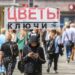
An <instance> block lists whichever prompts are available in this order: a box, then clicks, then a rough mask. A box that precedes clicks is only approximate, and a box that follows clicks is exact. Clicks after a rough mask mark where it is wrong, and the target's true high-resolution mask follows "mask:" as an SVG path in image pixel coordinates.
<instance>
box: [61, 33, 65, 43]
mask: <svg viewBox="0 0 75 75" xmlns="http://www.w3.org/2000/svg"><path fill="white" fill-rule="evenodd" d="M65 33H66V32H63V34H62V43H63V44H64V40H65Z"/></svg>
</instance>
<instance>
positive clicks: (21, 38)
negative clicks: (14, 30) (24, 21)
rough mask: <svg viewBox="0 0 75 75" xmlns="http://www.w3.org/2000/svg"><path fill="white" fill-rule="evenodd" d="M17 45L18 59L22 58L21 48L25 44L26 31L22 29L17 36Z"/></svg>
mask: <svg viewBox="0 0 75 75" xmlns="http://www.w3.org/2000/svg"><path fill="white" fill-rule="evenodd" d="M16 41H17V44H18V48H19V59H21V57H22V56H23V53H22V52H23V48H24V45H25V44H27V31H26V30H24V29H21V30H20V32H19V33H18V36H17V40H16Z"/></svg>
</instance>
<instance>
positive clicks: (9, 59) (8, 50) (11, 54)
mask: <svg viewBox="0 0 75 75" xmlns="http://www.w3.org/2000/svg"><path fill="white" fill-rule="evenodd" d="M11 38H12V36H11V34H10V33H9V32H8V33H6V42H5V43H4V44H3V45H2V47H1V51H3V53H4V65H5V68H6V75H12V74H13V70H14V68H15V65H16V57H17V56H18V46H17V44H16V42H12V41H11Z"/></svg>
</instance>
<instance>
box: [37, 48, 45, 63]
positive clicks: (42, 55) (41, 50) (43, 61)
mask: <svg viewBox="0 0 75 75" xmlns="http://www.w3.org/2000/svg"><path fill="white" fill-rule="evenodd" d="M38 61H39V63H40V64H44V63H45V62H46V60H45V55H44V50H43V48H40V53H39V59H38Z"/></svg>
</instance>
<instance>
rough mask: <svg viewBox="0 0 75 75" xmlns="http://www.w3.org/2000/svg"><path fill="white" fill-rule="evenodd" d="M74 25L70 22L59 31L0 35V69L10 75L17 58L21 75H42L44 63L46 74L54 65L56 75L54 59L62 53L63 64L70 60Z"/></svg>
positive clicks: (10, 30) (36, 30) (74, 46)
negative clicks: (64, 56) (63, 57)
mask: <svg viewBox="0 0 75 75" xmlns="http://www.w3.org/2000/svg"><path fill="white" fill-rule="evenodd" d="M74 49H75V23H74V22H70V23H68V24H67V25H65V26H64V27H63V28H58V29H51V28H47V29H41V28H34V29H33V30H32V31H29V30H27V29H20V30H19V31H16V30H14V29H9V30H5V29H4V28H2V29H1V34H0V66H1V68H3V69H4V71H6V74H5V73H4V74H5V75H13V72H14V69H15V65H16V63H17V60H18V59H17V57H19V62H18V70H19V71H20V72H21V73H24V75H42V64H44V63H46V62H47V61H48V65H47V66H48V67H47V72H48V73H49V72H50V68H51V66H52V63H53V62H54V71H55V73H58V59H59V56H60V55H61V56H63V54H64V52H65V51H66V61H67V62H68V63H70V61H71V60H74Z"/></svg>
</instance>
